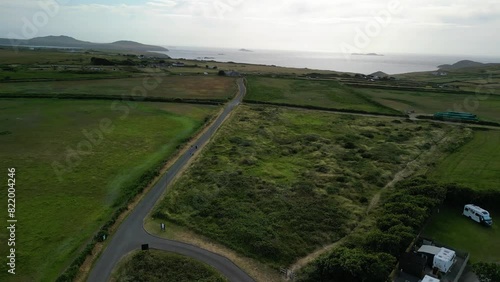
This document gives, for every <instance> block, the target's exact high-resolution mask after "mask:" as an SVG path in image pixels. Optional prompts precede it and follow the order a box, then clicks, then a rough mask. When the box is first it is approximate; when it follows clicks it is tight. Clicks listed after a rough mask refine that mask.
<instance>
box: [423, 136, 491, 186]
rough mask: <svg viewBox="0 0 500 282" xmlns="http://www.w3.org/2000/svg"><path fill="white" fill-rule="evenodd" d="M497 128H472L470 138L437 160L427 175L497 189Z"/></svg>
mask: <svg viewBox="0 0 500 282" xmlns="http://www.w3.org/2000/svg"><path fill="white" fill-rule="evenodd" d="M499 144H500V131H498V130H492V131H475V132H474V139H472V141H470V142H469V143H467V144H466V145H465V146H463V147H462V148H460V149H459V150H458V151H457V152H455V153H453V154H451V155H450V156H448V157H447V158H446V159H445V160H444V161H442V162H441V163H439V164H438V166H437V167H436V169H435V170H434V171H433V172H432V174H431V177H432V178H434V179H436V180H439V181H442V182H454V183H458V184H462V185H465V186H468V187H471V188H474V189H478V190H492V189H493V190H495V189H496V190H499V191H500V150H499V147H498V146H499Z"/></svg>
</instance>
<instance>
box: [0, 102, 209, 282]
mask: <svg viewBox="0 0 500 282" xmlns="http://www.w3.org/2000/svg"><path fill="white" fill-rule="evenodd" d="M0 105H1V106H0V108H1V110H0V132H2V134H1V135H0V142H1V144H2V146H1V148H0V167H1V168H2V170H5V169H6V168H8V167H15V168H16V170H17V174H16V178H17V198H16V200H17V201H16V203H17V206H16V207H17V210H16V215H17V219H18V220H19V223H18V228H17V238H16V239H17V246H18V248H17V270H18V273H17V275H16V277H15V278H14V277H7V276H6V270H5V267H6V266H5V264H4V265H2V267H1V269H2V271H1V273H0V280H2V281H12V280H15V281H54V280H55V279H56V278H57V277H58V275H60V274H61V272H62V271H63V270H64V268H65V267H66V266H67V265H68V264H69V263H70V262H71V261H72V260H73V258H74V257H75V256H76V255H77V254H79V249H80V247H82V246H83V245H84V244H85V243H86V242H87V241H88V240H89V239H90V238H91V236H93V234H94V232H96V231H97V230H98V229H99V228H100V226H101V225H102V224H103V223H104V222H106V221H107V220H108V218H109V217H110V216H111V213H112V212H113V211H114V209H115V207H116V206H118V205H119V204H120V202H122V201H123V200H124V197H126V195H127V194H129V193H130V191H129V190H128V189H134V186H133V185H134V183H136V182H137V180H138V179H139V178H140V176H141V175H142V174H144V173H145V172H146V171H148V170H149V169H151V168H152V167H153V166H155V165H157V164H158V163H160V162H161V161H163V160H166V159H168V158H169V156H171V155H172V153H174V152H175V151H176V147H177V146H178V145H180V144H182V143H183V142H184V141H185V140H186V139H187V138H189V137H190V136H191V135H192V134H193V133H194V132H195V131H197V130H198V129H199V128H200V127H201V126H202V124H203V123H204V121H205V119H206V117H207V116H210V115H213V114H214V113H215V111H216V109H217V108H216V107H211V106H193V105H183V104H182V105H179V104H156V103H128V104H125V103H120V104H119V106H117V107H116V108H113V107H112V106H111V105H112V103H111V102H110V101H91V100H89V101H73V100H50V99H43V100H38V99H3V100H2V101H1V104H0ZM127 111H128V112H127ZM103 126H104V127H105V128H111V130H109V131H105V132H104V131H103V130H102V128H103ZM84 130H86V131H87V132H91V133H90V135H92V137H86V136H85V134H84V133H83V131H84ZM97 130H101V135H102V136H103V137H102V138H99V137H98V135H99V134H97V133H96V131H97ZM87 135H89V134H87ZM87 139H94V140H95V141H94V142H95V143H89V142H88V141H86V140H87ZM89 146H90V147H89ZM75 150H81V153H78V154H75V153H74V151H75ZM70 151H73V153H69V152H70ZM54 162H57V163H58V164H57V166H56V168H57V170H59V171H61V173H59V174H58V173H57V170H56V169H54V168H53V166H54ZM4 177H6V174H2V179H4V180H5V178H4ZM2 202H3V201H2ZM2 207H4V208H6V202H5V203H2ZM4 210H5V209H4ZM2 226H4V225H2ZM2 230H6V229H5V227H2ZM0 236H1V240H2V241H5V240H6V236H7V234H6V232H5V231H3V232H1V233H0ZM6 248H7V246H6V244H2V245H1V246H0V253H1V254H2V256H4V257H5V256H6ZM4 270H5V271H4Z"/></svg>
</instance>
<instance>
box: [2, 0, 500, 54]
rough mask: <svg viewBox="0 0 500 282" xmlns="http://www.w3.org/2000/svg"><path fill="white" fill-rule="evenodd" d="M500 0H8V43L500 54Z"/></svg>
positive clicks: (4, 17) (5, 17) (5, 18)
mask: <svg viewBox="0 0 500 282" xmlns="http://www.w3.org/2000/svg"><path fill="white" fill-rule="evenodd" d="M499 30H500V0H481V1H471V0H417V1H415V0H412V1H411V0H356V1H352V0H309V1H306V0H300V1H299V0H107V1H104V0H40V1H39V0H0V37H7V38H32V37H38V36H47V35H67V36H72V37H75V38H77V39H80V40H85V41H92V42H113V41H117V40H133V41H138V42H141V43H146V44H155V45H162V46H200V47H220V48H246V49H273V50H303V51H326V52H350V53H372V52H373V53H384V54H386V53H416V54H449V55H480V56H500V48H499V47H500V36H498V34H499V33H498V31H499Z"/></svg>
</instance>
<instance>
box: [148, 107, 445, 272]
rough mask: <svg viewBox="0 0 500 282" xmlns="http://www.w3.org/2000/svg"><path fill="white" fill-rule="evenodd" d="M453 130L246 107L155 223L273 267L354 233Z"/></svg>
mask: <svg viewBox="0 0 500 282" xmlns="http://www.w3.org/2000/svg"><path fill="white" fill-rule="evenodd" d="M444 131H445V129H443V128H438V127H434V126H433V125H432V124H427V123H426V124H422V125H419V124H414V123H405V122H402V121H400V120H393V119H390V118H377V119H375V118H367V117H353V116H348V115H334V114H328V113H319V112H313V111H306V110H285V109H280V108H275V107H246V106H245V107H240V108H238V109H237V112H236V114H235V115H234V116H233V117H232V118H231V120H229V122H228V123H227V124H226V125H225V126H224V127H223V128H222V129H221V130H220V131H219V133H218V134H217V136H216V138H215V140H214V142H212V144H211V145H209V147H208V148H207V150H205V151H204V153H203V155H202V156H201V159H200V160H199V161H197V162H196V163H194V164H193V166H192V167H191V168H190V169H189V170H188V171H187V173H186V174H185V175H184V176H183V177H182V178H181V179H180V180H179V181H178V182H177V183H176V184H175V185H174V187H173V188H172V189H171V190H169V192H168V194H167V196H166V199H165V200H164V201H163V202H162V204H161V205H160V206H159V208H158V210H157V212H156V213H155V217H157V218H164V219H166V220H170V221H173V222H175V223H177V224H180V225H183V226H187V227H189V228H192V229H193V230H195V231H196V232H198V233H200V234H203V235H205V236H207V237H210V238H211V239H213V240H216V241H218V242H220V243H221V244H224V245H226V246H228V247H230V248H232V249H233V250H236V251H238V252H239V253H241V254H243V255H246V256H249V257H252V258H256V259H258V260H260V261H261V262H264V263H268V264H269V265H273V266H276V267H277V266H284V265H289V264H290V263H291V262H293V261H294V260H295V259H297V258H299V257H302V256H304V255H306V254H308V253H309V252H311V251H312V250H314V249H315V248H317V247H319V246H323V245H325V244H329V243H331V242H333V241H336V240H338V239H339V238H341V237H343V236H345V235H346V234H348V233H349V232H350V231H351V230H352V229H353V228H354V227H355V226H356V224H357V222H358V221H359V219H360V218H361V217H363V216H364V214H365V211H366V208H367V206H368V202H369V198H370V197H371V196H372V195H373V194H375V193H376V192H377V191H379V189H380V188H381V187H384V186H385V185H386V184H387V183H388V182H389V181H390V180H391V179H392V177H393V175H394V173H395V172H397V171H398V170H400V169H401V168H402V167H403V166H405V164H406V163H407V162H409V161H411V160H413V159H414V158H415V157H416V156H418V155H419V154H420V153H421V152H422V151H423V150H427V149H429V148H430V147H431V146H432V143H433V141H435V140H434V139H435V138H436V136H442V135H444Z"/></svg>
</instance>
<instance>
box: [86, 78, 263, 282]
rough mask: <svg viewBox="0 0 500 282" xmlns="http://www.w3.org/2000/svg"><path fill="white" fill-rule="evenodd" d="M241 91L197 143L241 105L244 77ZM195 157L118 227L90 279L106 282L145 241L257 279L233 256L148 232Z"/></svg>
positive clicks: (233, 277)
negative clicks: (155, 210)
mask: <svg viewBox="0 0 500 282" xmlns="http://www.w3.org/2000/svg"><path fill="white" fill-rule="evenodd" d="M238 87H239V93H238V94H237V96H236V97H235V98H234V99H233V100H232V101H231V102H229V103H228V104H227V105H226V107H225V108H224V111H223V112H222V114H221V115H220V116H219V117H218V118H217V120H216V121H215V122H214V123H213V124H212V125H211V126H210V127H209V128H208V129H207V130H206V131H205V132H204V133H203V135H202V136H201V137H200V138H199V139H198V140H196V142H195V143H194V146H198V148H201V147H202V145H204V144H206V143H207V142H208V140H209V139H210V138H211V137H212V136H213V135H214V134H215V132H216V131H217V129H219V127H220V126H221V125H222V123H223V122H224V120H225V118H226V117H227V116H228V115H229V114H230V113H231V111H233V109H234V108H235V107H236V106H237V105H239V104H240V103H241V101H242V99H243V97H244V96H245V94H246V88H245V85H244V83H243V79H240V80H238ZM190 158H192V150H187V151H186V152H185V153H184V154H183V155H182V156H181V157H179V159H178V160H177V161H176V162H175V163H174V164H173V165H172V167H170V168H169V170H168V172H167V173H166V174H165V175H163V177H162V178H161V179H160V180H159V181H158V183H156V185H155V186H154V187H153V188H152V189H151V191H149V193H148V194H147V195H145V196H144V198H143V199H142V200H141V202H140V203H139V204H138V205H137V207H136V208H135V209H134V210H133V211H132V212H131V213H130V215H129V216H128V217H127V218H126V219H125V220H124V221H123V222H122V224H121V225H120V227H119V228H118V230H117V231H116V232H115V234H114V235H113V236H112V238H111V241H110V242H109V244H108V246H107V247H106V249H105V250H104V251H103V253H102V254H101V256H100V257H99V259H98V260H97V262H96V264H95V265H94V267H93V268H92V271H91V272H90V275H89V277H88V281H90V282H101V281H102V282H104V281H108V280H109V279H110V276H111V272H112V271H113V269H114V268H115V266H116V265H117V263H118V262H119V261H120V259H121V258H122V257H123V256H124V255H126V254H127V253H129V252H131V251H134V250H138V249H140V247H141V245H142V244H149V247H150V248H153V249H159V250H164V251H169V252H174V253H178V254H182V255H186V256H188V257H191V258H194V259H197V260H199V261H201V262H204V263H207V264H209V265H211V266H213V267H214V268H215V269H217V270H218V271H219V272H220V273H222V274H223V275H224V276H226V277H227V279H229V281H238V282H239V281H254V280H253V279H252V278H251V277H250V276H248V274H246V273H245V272H244V271H243V270H241V269H240V268H239V267H238V266H236V265H235V264H234V263H233V262H231V261H230V260H229V259H227V258H225V257H223V256H220V255H218V254H215V253H212V252H209V251H207V250H204V249H202V248H199V247H196V246H193V245H190V244H185V243H181V242H176V241H171V240H166V239H162V238H158V237H155V236H152V235H150V234H148V233H147V232H146V231H145V230H144V227H143V226H144V224H143V223H144V219H145V218H146V217H147V216H148V214H149V212H150V211H151V210H152V209H153V208H154V206H155V204H156V202H157V201H158V200H159V199H160V197H161V195H162V194H163V193H164V192H165V190H166V188H167V187H168V185H169V184H170V183H171V182H172V180H173V179H174V178H175V177H176V176H177V174H179V172H180V171H181V170H182V168H184V167H185V166H187V164H188V162H189V160H190Z"/></svg>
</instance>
